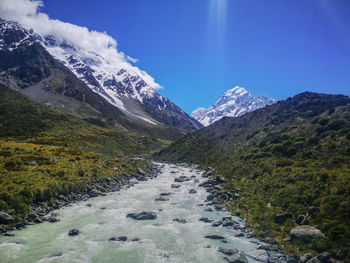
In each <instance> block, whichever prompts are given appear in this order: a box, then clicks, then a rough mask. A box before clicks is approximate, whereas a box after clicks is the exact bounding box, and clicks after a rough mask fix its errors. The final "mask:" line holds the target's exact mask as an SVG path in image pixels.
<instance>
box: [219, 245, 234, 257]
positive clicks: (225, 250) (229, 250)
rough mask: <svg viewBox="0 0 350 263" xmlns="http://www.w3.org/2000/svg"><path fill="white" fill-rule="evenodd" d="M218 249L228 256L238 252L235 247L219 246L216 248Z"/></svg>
mask: <svg viewBox="0 0 350 263" xmlns="http://www.w3.org/2000/svg"><path fill="white" fill-rule="evenodd" d="M218 251H219V252H221V253H223V254H225V255H228V256H231V255H233V254H236V253H238V250H237V249H235V248H223V247H219V248H218Z"/></svg>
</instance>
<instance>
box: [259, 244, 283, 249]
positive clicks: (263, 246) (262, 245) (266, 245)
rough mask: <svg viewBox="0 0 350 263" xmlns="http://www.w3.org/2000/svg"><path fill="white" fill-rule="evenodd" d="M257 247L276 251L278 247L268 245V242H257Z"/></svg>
mask: <svg viewBox="0 0 350 263" xmlns="http://www.w3.org/2000/svg"><path fill="white" fill-rule="evenodd" d="M256 248H257V249H263V250H266V251H278V247H277V246H274V245H270V244H259V245H258V246H257V247H256Z"/></svg>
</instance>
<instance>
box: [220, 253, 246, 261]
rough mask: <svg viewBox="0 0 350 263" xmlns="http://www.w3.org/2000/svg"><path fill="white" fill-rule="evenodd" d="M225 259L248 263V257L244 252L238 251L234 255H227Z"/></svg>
mask: <svg viewBox="0 0 350 263" xmlns="http://www.w3.org/2000/svg"><path fill="white" fill-rule="evenodd" d="M225 260H226V261H227V262H229V263H248V259H247V257H246V256H245V255H243V254H242V253H236V254H233V255H232V256H226V257H225Z"/></svg>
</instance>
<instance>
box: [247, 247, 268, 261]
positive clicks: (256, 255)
mask: <svg viewBox="0 0 350 263" xmlns="http://www.w3.org/2000/svg"><path fill="white" fill-rule="evenodd" d="M245 254H246V255H247V256H249V257H251V258H253V259H255V260H257V261H262V262H268V261H269V254H268V253H267V251H266V250H264V249H257V250H251V251H247V252H245Z"/></svg>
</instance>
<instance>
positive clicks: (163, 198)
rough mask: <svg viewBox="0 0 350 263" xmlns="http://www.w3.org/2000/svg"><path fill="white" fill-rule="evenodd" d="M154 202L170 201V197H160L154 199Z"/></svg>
mask: <svg viewBox="0 0 350 263" xmlns="http://www.w3.org/2000/svg"><path fill="white" fill-rule="evenodd" d="M154 201H169V198H168V197H163V196H159V197H157V198H155V199H154Z"/></svg>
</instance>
